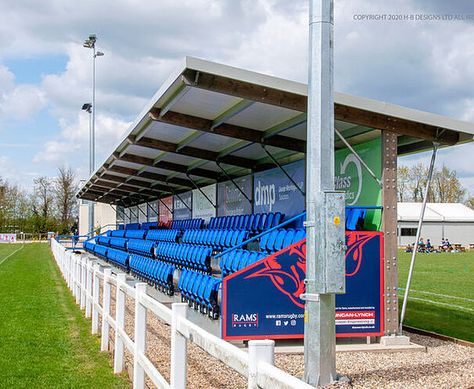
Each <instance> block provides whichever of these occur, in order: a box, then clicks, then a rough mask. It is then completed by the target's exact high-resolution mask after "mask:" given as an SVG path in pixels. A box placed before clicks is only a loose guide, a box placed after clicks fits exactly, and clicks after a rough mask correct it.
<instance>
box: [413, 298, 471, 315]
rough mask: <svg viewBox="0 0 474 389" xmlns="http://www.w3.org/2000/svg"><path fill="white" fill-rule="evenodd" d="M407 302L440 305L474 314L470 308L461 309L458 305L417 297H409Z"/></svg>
mask: <svg viewBox="0 0 474 389" xmlns="http://www.w3.org/2000/svg"><path fill="white" fill-rule="evenodd" d="M408 300H417V301H424V302H426V303H430V304H434V305H441V306H443V307H449V308H455V309H459V310H461V311H468V312H474V309H471V308H466V307H462V306H460V305H453V304H448V303H442V302H440V301H433V300H428V299H422V298H418V297H410V296H409V297H408Z"/></svg>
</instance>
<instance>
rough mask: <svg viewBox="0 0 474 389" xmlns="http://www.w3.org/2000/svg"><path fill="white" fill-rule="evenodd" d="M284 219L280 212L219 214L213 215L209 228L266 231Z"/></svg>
mask: <svg viewBox="0 0 474 389" xmlns="http://www.w3.org/2000/svg"><path fill="white" fill-rule="evenodd" d="M282 221H283V215H282V214H281V213H280V212H272V213H256V214H250V215H235V216H217V217H212V218H211V220H210V221H209V225H208V227H207V228H209V229H219V230H226V229H234V230H247V231H251V232H258V231H264V230H267V229H269V228H272V227H275V226H277V225H278V224H280V223H281V222H282Z"/></svg>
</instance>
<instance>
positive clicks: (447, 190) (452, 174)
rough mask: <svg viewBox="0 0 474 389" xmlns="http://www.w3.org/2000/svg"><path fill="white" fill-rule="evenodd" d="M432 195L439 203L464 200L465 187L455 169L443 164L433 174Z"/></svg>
mask: <svg viewBox="0 0 474 389" xmlns="http://www.w3.org/2000/svg"><path fill="white" fill-rule="evenodd" d="M432 192H433V197H434V200H435V201H436V202H439V203H459V202H462V201H463V200H464V197H465V195H466V189H464V188H463V187H462V185H461V182H460V181H459V179H458V178H457V174H456V171H455V170H450V169H449V168H448V167H446V166H444V165H443V168H442V169H441V170H440V171H436V172H435V173H434V174H433V185H432Z"/></svg>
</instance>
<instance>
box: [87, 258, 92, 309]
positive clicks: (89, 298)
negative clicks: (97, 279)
mask: <svg viewBox="0 0 474 389" xmlns="http://www.w3.org/2000/svg"><path fill="white" fill-rule="evenodd" d="M92 265H93V262H91V261H90V260H89V259H87V262H86V317H91V308H92V271H93V268H92Z"/></svg>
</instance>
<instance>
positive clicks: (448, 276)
mask: <svg viewBox="0 0 474 389" xmlns="http://www.w3.org/2000/svg"><path fill="white" fill-rule="evenodd" d="M410 259H411V254H408V253H405V252H402V251H400V252H399V285H400V288H404V287H405V285H406V280H407V275H408V268H409V265H410ZM473 275H474V252H467V253H439V254H418V255H417V257H416V263H415V271H414V273H413V279H412V283H411V291H410V298H409V299H408V305H407V312H406V315H405V323H404V324H406V325H408V326H413V327H418V328H421V329H424V330H428V331H433V332H436V333H439V334H443V335H448V336H452V337H455V338H459V339H464V340H468V341H474V277H473ZM403 293H404V290H401V291H400V292H399V296H400V298H399V301H400V307H401V302H402V296H403Z"/></svg>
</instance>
